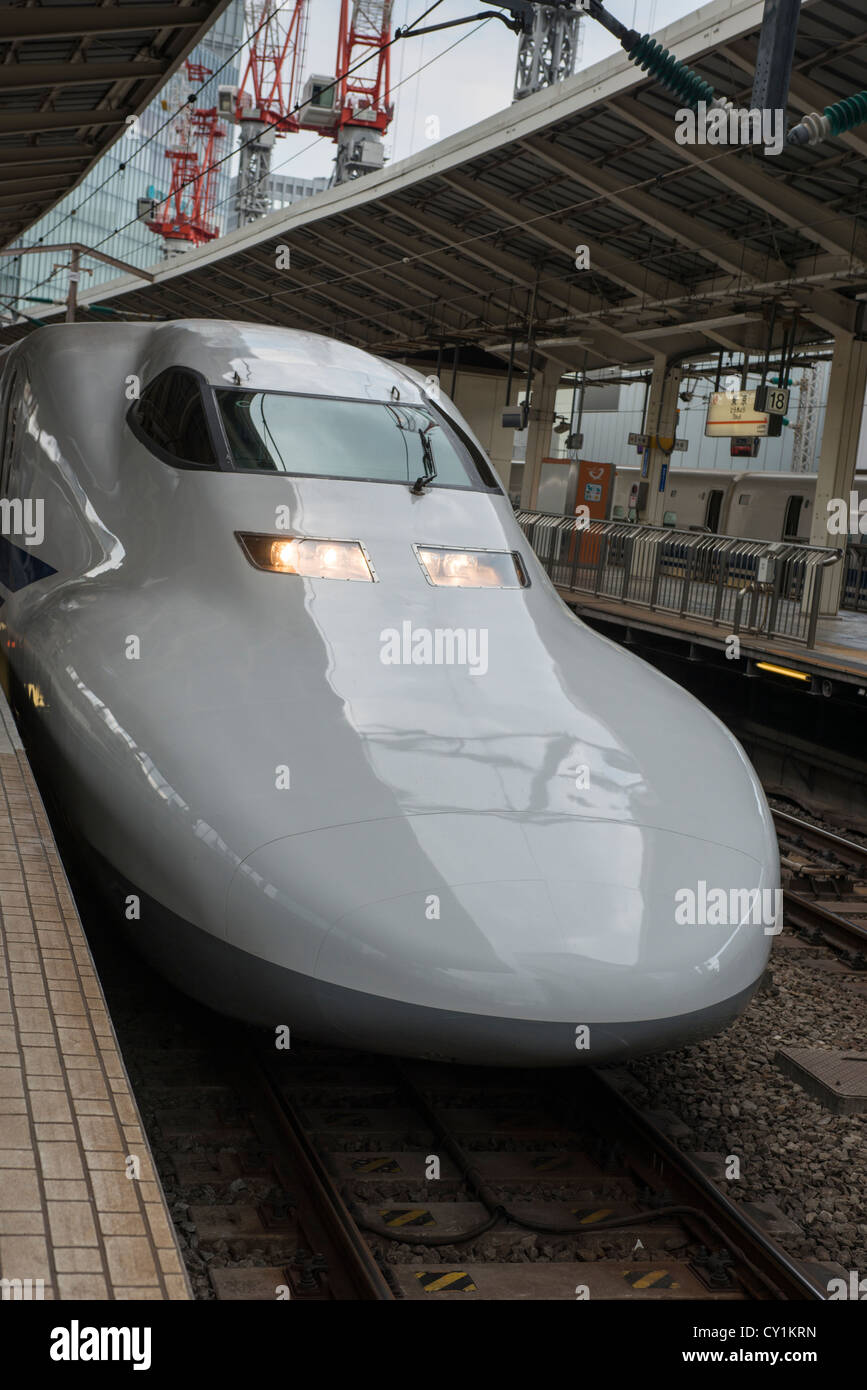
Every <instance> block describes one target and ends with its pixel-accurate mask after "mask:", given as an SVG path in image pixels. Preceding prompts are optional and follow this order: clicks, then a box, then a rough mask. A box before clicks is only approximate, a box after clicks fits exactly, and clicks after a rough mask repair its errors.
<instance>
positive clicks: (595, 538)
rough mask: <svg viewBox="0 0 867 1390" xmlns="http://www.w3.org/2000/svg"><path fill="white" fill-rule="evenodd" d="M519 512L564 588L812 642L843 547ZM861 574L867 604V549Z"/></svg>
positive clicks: (861, 591)
mask: <svg viewBox="0 0 867 1390" xmlns="http://www.w3.org/2000/svg"><path fill="white" fill-rule="evenodd" d="M516 520H517V521H518V524H519V525H520V526H521V529H522V530H523V531H524V534H525V535H526V536H527V539H528V541H529V543H530V545H531V546H532V548H533V550H534V551H535V553H536V556H537V558H538V559H539V560H540V561H541V562H542V564H543V566H544V568H545V570H546V571H547V573H548V575H549V576H550V578H551V580H552V581H553V583H554V584H556V585H557V587H558V588H561V589H566V590H569V591H570V592H580V593H586V594H593V595H594V596H596V597H599V598H610V599H616V600H618V601H619V602H621V603H627V604H635V605H637V606H640V607H642V608H645V609H648V610H649V611H650V612H653V611H655V610H660V611H663V612H667V613H677V614H679V615H681V616H684V617H685V616H688V617H691V618H698V619H700V620H702V621H704V622H708V623H711V624H713V625H715V626H717V627H725V628H726V629H727V630H728V631H729V632H733V633H737V632H744V633H754V634H764V635H765V636H767V637H784V638H786V639H788V640H789V641H794V642H803V643H804V644H805V645H806V646H808V647H811V646H813V644H814V642H815V640H816V623H817V621H818V617H819V603H820V599H821V591H822V572H823V570H824V569H825V567H826V566H828V565H832V564H835V563H837V562H838V561H839V560H841V559H842V555H843V552H842V551H841V550H828V549H826V548H824V547H821V546H810V545H801V544H800V543H798V542H794V541H777V542H774V541H760V540H748V539H746V540H745V539H740V538H733V537H731V536H716V535H710V534H707V533H705V532H701V531H678V530H674V529H673V528H672V527H669V526H644V525H640V524H638V523H636V522H626V521H590V522H584V521H583V520H582V519H581V518H580V517H571V516H561V515H556V514H554V513H549V512H527V511H519V512H517V513H516ZM847 564H848V561H847ZM847 576H848V569H847ZM861 576H862V570H860V569H859V570H858V575H857V581H856V580H855V579H854V578H853V583H856V582H857V586H858V587H857V593H858V595H859V597H861V599H862V602H863V604H864V606H865V608H867V554H865V560H864V570H863V586H862V584H861Z"/></svg>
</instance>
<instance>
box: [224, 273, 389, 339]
mask: <svg viewBox="0 0 867 1390" xmlns="http://www.w3.org/2000/svg"><path fill="white" fill-rule="evenodd" d="M247 261H249V263H251V264H253V265H254V267H256V270H258V271H261V279H260V278H257V277H256V275H249V274H245V271H243V270H240V268H239V267H238V265H232V268H231V270H229V268H228V267H226V265H225V263H222V264H221V265H220V267H218V272H220V274H224V275H231V277H232V278H233V279H238V281H239V282H240V284H242V285H243V286H245V288H246V289H249V291H251V292H253V293H251V295H246V296H239V297H238V299H236V300H235V304H236V306H238V307H243V309H245V310H246V309H247V306H250V304H256V303H260V304H265V303H267V304H268V306H270V307H271V309H275V307H276V309H279V310H281V313H283V314H292V311H293V307H295V306H296V304H299V306H304V304H307V309H308V307H310V306H308V300H307V299H306V297H304V295H299V293H297V289H288V291H275V289H272V288H270V289H268V291H267V292H263V285H264V284H268V286H272V285H274V277H275V274H276V271H275V270H274V265H272V264H271V263H270V264H268V265H264V264H263V263H261V261H260V260H258V257H256V256H249V257H247ZM290 275H292V279H293V281H295V284H296V285H300V286H302V288H307V289H308V288H310V284H311V282H313V284H315V293H317V295H320V296H321V297H322V299H331V300H332V302H333V303H335V304H336V306H338V309H339V311H340V314H346V313H349V316H350V317H353V318H360V320H361V322H365V321H368V320H372V321H374V322H378V324H379V327H381V328H383V329H385V331H386V332H388V334H396V335H402V334H403V335H407V329H408V328H410V327H413V328H414V327H415V325H414V324H413V325H410V324H408V321H407V320H404V321H403V322H402V327H400V328H395V327H393V325H390V324H386V322H385V321H383V320H382V318H379V317H374V316H371V314H370V313H364V310H365V309H370V306H368V304H367V302H365V300H364V299H357V297H356V296H354V295H347V293H346V292H339V291H336V289H335V291H332V292H327V286H324V285H322V284H320V279H318V277H315V275H308V274H306V272H302V271H297V270H292V271H290ZM286 300H288V303H286ZM299 313H302V314H303V316H304V317H308V318H310V317H314V314H311V313H307V311H306V310H304V309H303V307H299ZM315 317H317V320H318V322H320V324H321V325H322V327H324V328H325V331H327V332H328V331H329V329H331V328H332V320H329V318H328V317H324V316H322V309H321V307H320V309H318V314H315ZM358 341H360V342H361V341H363V338H360V339H358Z"/></svg>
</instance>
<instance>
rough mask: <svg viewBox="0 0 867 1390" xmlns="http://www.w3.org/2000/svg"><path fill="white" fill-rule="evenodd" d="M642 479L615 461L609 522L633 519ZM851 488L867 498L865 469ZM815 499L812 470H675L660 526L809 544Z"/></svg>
mask: <svg viewBox="0 0 867 1390" xmlns="http://www.w3.org/2000/svg"><path fill="white" fill-rule="evenodd" d="M640 482H641V469H640V467H639V466H635V467H625V468H624V467H621V466H620V465H619V464H618V466H617V469H616V473H615V480H614V489H613V493H612V504H611V520H612V521H626V520H635V509H634V497H635V493H636V489H637V488H638V485H639V483H640ZM855 491H856V492H857V493H858V497H859V500H860V499H862V498H865V497H867V473H858V474H856V476H855ZM815 497H816V475H815V474H814V473H759V472H748V471H744V472H729V471H723V470H721V469H709V468H674V469H672V470H671V472H670V473H669V475H668V486H667V488H666V495H665V504H666V510H665V522H664V524H665V525H666V526H672V527H677V529H678V530H687V531H689V530H701V531H705V530H706V531H711V532H714V533H715V534H717V535H721V536H737V537H750V538H754V539H756V540H771V541H781V540H789V541H803V542H807V541H809V539H810V526H811V522H812V517H813V505H814V502H815Z"/></svg>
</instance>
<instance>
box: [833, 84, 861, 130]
mask: <svg viewBox="0 0 867 1390" xmlns="http://www.w3.org/2000/svg"><path fill="white" fill-rule="evenodd" d="M825 115H826V116H827V118H828V120H829V121H830V123H831V134H832V135H842V134H843V132H844V131H847V130H852V128H853V127H854V126H856V125H860V124H861V122H862V121H867V92H856V93H855V95H854V96H851V97H845V98H844V99H843V101H837V102H835V103H834V105H833V106H826V107H825Z"/></svg>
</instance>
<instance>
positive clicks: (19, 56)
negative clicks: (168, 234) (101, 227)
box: [0, 0, 229, 249]
mask: <svg viewBox="0 0 867 1390" xmlns="http://www.w3.org/2000/svg"><path fill="white" fill-rule="evenodd" d="M228 3H229V0H164V3H162V4H157V5H153V4H149V3H147V0H144V2H143V3H141V2H140V0H112V3H110V4H105V3H103V4H100V3H98V0H53V3H50V4H45V5H43V4H41V3H39V0H17V2H16V3H10V0H6V3H5V4H3V5H0V246H9V245H10V244H12V243H13V242H14V241H15V239H16V238H17V237H18V236H20V234H21V233H22V232H23V231H25V230H26V229H27V228H28V227H29V226H31V225H32V224H33V223H34V222H36V221H38V220H39V218H40V217H42V215H43V214H44V213H46V212H48V211H49V210H50V209H51V208H52V207H53V206H54V204H55V203H56V202H58V201H59V200H60V199H61V198H62V197H63V196H64V194H66V193H69V192H70V190H71V189H73V188H74V187H75V185H76V184H77V183H78V182H79V181H80V180H81V179H82V178H83V177H84V175H85V174H86V173H87V171H88V169H90V168H91V166H92V165H93V164H94V163H95V162H96V160H97V159H98V158H99V156H100V155H101V154H102V153H103V151H104V150H105V149H106V148H107V147H108V146H109V145H110V144H112V143H113V141H114V140H116V139H117V137H118V135H119V134H120V133H122V132H123V130H124V125H125V121H126V117H127V116H130V115H138V114H139V112H141V111H143V110H144V108H145V107H146V106H147V105H148V103H149V102H150V101H151V99H152V98H153V96H154V95H155V94H156V92H158V91H159V89H160V87H162V86H163V84H164V83H165V81H166V79H167V78H168V77H170V76H171V74H172V72H174V70H175V68H177V67H178V66H179V65H180V63H181V62H182V60H183V58H184V57H185V56H186V55H187V54H188V53H189V52H190V50H191V49H192V48H193V47H194V45H195V44H197V43H198V41H199V40H200V39H201V38H202V37H203V36H204V35H205V34H206V33H207V31H208V30H209V29H210V28H211V26H212V25H213V23H214V20H215V19H216V18H217V17H218V15H219V14H220V13H221V11H223V10H224V9H225V8H226V6H227V5H228ZM109 249H111V248H109Z"/></svg>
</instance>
